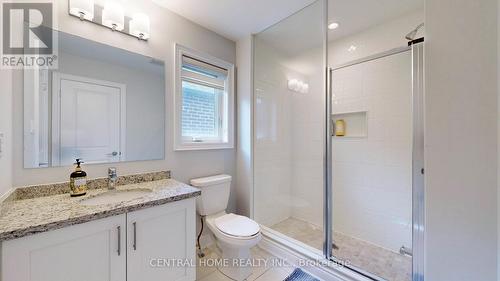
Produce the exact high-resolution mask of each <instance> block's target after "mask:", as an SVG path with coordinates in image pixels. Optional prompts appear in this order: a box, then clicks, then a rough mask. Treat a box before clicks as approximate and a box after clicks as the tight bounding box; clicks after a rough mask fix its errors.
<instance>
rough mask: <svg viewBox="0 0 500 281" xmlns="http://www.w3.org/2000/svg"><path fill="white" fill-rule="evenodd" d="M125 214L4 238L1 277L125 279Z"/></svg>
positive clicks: (10, 280) (17, 280) (8, 280)
mask: <svg viewBox="0 0 500 281" xmlns="http://www.w3.org/2000/svg"><path fill="white" fill-rule="evenodd" d="M125 226H126V216H125V214H123V215H119V216H113V217H109V218H105V219H100V220H96V221H92V222H88V223H83V224H79V225H74V226H69V227H65V228H62V229H58V230H54V231H48V232H44V233H40V234H35V235H32V236H26V237H23V238H19V239H14V240H8V241H5V242H2V265H1V268H2V270H1V271H2V278H1V280H2V281H69V280H70V281H125V280H126V275H125V274H126V268H125V266H126V248H125V247H126V246H125V242H126V241H125V235H126V231H125Z"/></svg>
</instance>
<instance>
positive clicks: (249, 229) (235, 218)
mask: <svg viewBox="0 0 500 281" xmlns="http://www.w3.org/2000/svg"><path fill="white" fill-rule="evenodd" d="M215 226H216V227H217V228H218V229H219V230H220V231H222V232H224V233H225V234H228V235H232V236H238V237H249V236H253V235H255V234H257V233H259V231H260V227H259V224H257V223H256V222H255V221H253V220H251V219H249V218H247V217H244V216H239V215H235V214H227V215H223V216H221V217H218V218H216V219H215Z"/></svg>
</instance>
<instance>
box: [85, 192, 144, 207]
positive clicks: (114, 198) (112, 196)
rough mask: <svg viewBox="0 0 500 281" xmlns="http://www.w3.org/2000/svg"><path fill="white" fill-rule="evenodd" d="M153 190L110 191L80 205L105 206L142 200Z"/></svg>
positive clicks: (88, 199) (90, 198) (87, 199)
mask: <svg viewBox="0 0 500 281" xmlns="http://www.w3.org/2000/svg"><path fill="white" fill-rule="evenodd" d="M151 192H152V190H150V189H145V188H137V189H128V190H110V191H106V192H104V193H101V194H98V195H95V196H92V197H89V198H86V199H83V200H82V201H81V202H80V204H82V205H87V206H96V205H104V204H113V203H120V202H125V201H129V200H133V199H137V198H141V197H143V196H145V195H148V194H149V193H151Z"/></svg>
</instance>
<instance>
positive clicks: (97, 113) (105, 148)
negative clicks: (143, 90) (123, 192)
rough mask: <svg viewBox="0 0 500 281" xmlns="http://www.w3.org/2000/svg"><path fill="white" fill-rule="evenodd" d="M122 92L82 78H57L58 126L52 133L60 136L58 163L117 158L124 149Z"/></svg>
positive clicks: (102, 161)
mask: <svg viewBox="0 0 500 281" xmlns="http://www.w3.org/2000/svg"><path fill="white" fill-rule="evenodd" d="M122 91H123V90H122V89H121V88H119V87H113V86H108V85H100V84H95V83H92V82H89V81H85V79H82V80H81V81H75V79H65V78H62V79H61V80H60V93H59V99H60V103H59V104H60V117H59V118H58V121H59V125H60V127H59V131H58V132H55V136H56V137H57V136H58V137H59V138H60V139H59V145H58V148H57V149H56V151H58V152H59V155H58V156H59V160H60V165H69V164H72V163H73V162H74V159H75V158H83V159H84V160H85V162H87V163H107V162H117V161H120V159H121V151H122V150H123V149H124V148H122V147H121V142H122V139H121V138H122V137H121V136H122V135H123V132H122V130H124V128H122V124H123V120H121V119H122V118H123V117H122V116H123V114H122V112H121V111H122V110H125V109H124V108H123V109H122V108H121V107H122V104H123V101H122V100H123V95H124V94H125V93H123V92H122ZM54 118H56V119H57V116H54ZM55 129H57V128H55ZM55 141H56V142H57V140H55ZM56 154H57V153H56Z"/></svg>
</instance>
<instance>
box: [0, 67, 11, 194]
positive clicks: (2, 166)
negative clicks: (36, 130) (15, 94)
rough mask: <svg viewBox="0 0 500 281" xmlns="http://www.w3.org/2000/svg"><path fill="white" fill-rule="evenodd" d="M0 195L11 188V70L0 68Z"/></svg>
mask: <svg viewBox="0 0 500 281" xmlns="http://www.w3.org/2000/svg"><path fill="white" fill-rule="evenodd" d="M0 85H2V90H1V92H0V133H3V134H4V138H3V141H2V144H0V145H1V146H2V147H1V151H0V197H1V196H2V194H5V193H6V192H7V191H9V190H10V189H11V188H12V114H11V112H12V71H11V70H5V69H2V70H0Z"/></svg>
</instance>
